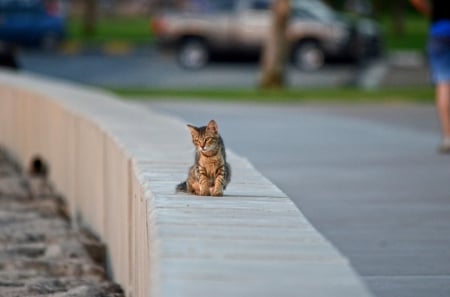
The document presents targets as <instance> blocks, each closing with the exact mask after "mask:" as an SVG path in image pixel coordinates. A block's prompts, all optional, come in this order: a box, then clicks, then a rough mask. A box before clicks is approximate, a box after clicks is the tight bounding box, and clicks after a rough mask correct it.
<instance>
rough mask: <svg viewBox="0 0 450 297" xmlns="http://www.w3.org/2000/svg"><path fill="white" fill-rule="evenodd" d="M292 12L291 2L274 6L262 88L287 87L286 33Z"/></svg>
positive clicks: (277, 1)
mask: <svg viewBox="0 0 450 297" xmlns="http://www.w3.org/2000/svg"><path fill="white" fill-rule="evenodd" d="M290 10H291V6H290V1H289V0H275V1H274V2H273V4H272V24H271V28H270V32H269V36H268V38H267V40H266V44H265V47H264V52H263V56H262V65H261V67H262V76H261V81H260V87H261V88H265V89H267V88H282V87H284V85H285V70H286V69H285V68H286V54H287V39H286V31H287V26H288V21H289V15H290Z"/></svg>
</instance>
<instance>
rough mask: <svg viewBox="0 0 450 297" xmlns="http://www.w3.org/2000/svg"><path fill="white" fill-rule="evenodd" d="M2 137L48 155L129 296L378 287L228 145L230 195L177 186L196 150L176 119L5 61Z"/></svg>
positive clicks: (0, 92) (338, 292)
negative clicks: (13, 69)
mask: <svg viewBox="0 0 450 297" xmlns="http://www.w3.org/2000/svg"><path fill="white" fill-rule="evenodd" d="M0 145H2V146H5V147H6V148H8V149H9V150H11V151H12V152H14V153H15V154H16V157H17V158H18V160H20V161H21V162H22V164H23V165H24V166H27V164H28V163H29V162H30V160H31V159H32V158H33V157H34V156H38V155H39V156H41V157H42V158H43V159H45V160H46V161H48V162H49V164H50V178H51V180H52V181H53V182H54V184H55V185H56V188H57V189H58V191H59V192H61V193H63V195H64V196H65V198H66V199H67V201H68V203H69V206H70V210H71V213H72V217H73V218H77V221H79V222H80V223H81V224H83V225H85V226H87V227H88V228H90V229H91V230H92V231H93V232H94V233H96V234H97V235H98V236H99V237H100V238H101V240H103V241H104V242H105V243H106V244H107V246H108V250H109V266H110V267H109V268H110V271H111V275H112V277H113V278H114V280H116V281H117V282H118V283H120V285H122V287H123V288H124V290H125V292H126V293H127V295H128V296H170V297H172V296H174V297H176V296H196V297H198V296H333V297H336V296H345V297H348V296H370V293H369V292H368V291H367V289H366V287H365V286H364V284H363V283H361V281H360V280H359V278H358V277H357V276H356V275H355V274H354V272H353V269H352V268H351V266H350V264H349V263H348V261H347V259H345V258H344V257H343V256H342V255H340V254H339V252H338V251H336V249H335V248H334V247H332V246H331V245H330V244H329V243H328V242H327V241H326V240H325V239H324V238H323V237H322V236H321V235H320V234H319V233H318V232H317V231H316V230H315V229H314V228H313V227H312V226H311V225H310V223H309V222H308V221H307V220H306V218H305V217H304V216H303V215H302V213H301V212H300V211H299V210H298V209H297V208H296V207H295V206H294V204H293V203H292V202H291V201H290V199H289V198H288V197H286V195H285V194H284V193H282V192H281V191H280V190H279V189H278V188H277V187H276V186H274V185H273V184H272V183H271V182H270V181H269V180H267V179H266V178H264V177H263V176H262V175H261V174H260V173H259V172H257V171H256V170H255V169H254V168H253V167H252V165H251V164H249V163H248V162H247V161H246V160H245V159H243V158H241V157H238V156H236V155H235V154H233V153H232V152H229V153H228V155H229V159H230V163H231V166H232V168H233V180H232V183H231V184H230V185H229V188H228V189H227V191H226V193H225V194H226V196H225V197H222V198H205V197H203V198H202V197H195V196H190V195H176V194H175V193H174V187H175V185H176V184H177V183H178V182H180V181H182V180H183V179H184V178H185V177H186V172H187V168H188V166H189V165H190V164H191V162H192V159H193V149H192V145H191V142H190V135H189V133H188V131H187V129H186V127H185V124H184V123H182V122H180V121H179V120H177V119H175V118H171V117H167V116H163V115H160V114H157V113H153V112H149V111H142V110H140V109H138V108H137V107H134V106H132V105H129V104H126V103H124V102H121V101H119V100H115V99H114V98H113V97H112V96H111V95H110V94H106V93H102V92H100V91H98V90H94V89H89V88H87V87H81V86H79V85H72V84H69V83H63V82H57V81H51V80H48V79H43V78H39V77H34V76H30V75H17V74H13V73H7V72H0Z"/></svg>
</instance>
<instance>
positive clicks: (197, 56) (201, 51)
mask: <svg viewBox="0 0 450 297" xmlns="http://www.w3.org/2000/svg"><path fill="white" fill-rule="evenodd" d="M208 59H209V50H208V46H207V45H206V43H205V42H204V41H202V40H200V39H196V38H189V39H185V40H183V41H182V42H181V44H180V47H179V48H178V53H177V60H178V64H179V65H180V66H181V67H183V68H186V69H191V70H195V69H200V68H202V67H204V66H205V65H206V64H207V63H208Z"/></svg>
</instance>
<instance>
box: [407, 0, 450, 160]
mask: <svg viewBox="0 0 450 297" xmlns="http://www.w3.org/2000/svg"><path fill="white" fill-rule="evenodd" d="M410 2H411V4H412V5H413V6H414V7H415V8H416V9H417V10H418V11H419V12H421V13H422V14H424V15H425V16H427V17H429V18H430V19H431V23H430V29H429V39H428V49H427V51H428V58H429V64H430V70H431V74H432V78H433V81H434V83H435V84H436V90H435V92H436V95H435V96H436V106H437V111H438V115H439V120H440V123H441V128H442V136H443V138H442V143H441V145H440V146H439V151H440V152H441V153H445V154H450V1H449V0H410Z"/></svg>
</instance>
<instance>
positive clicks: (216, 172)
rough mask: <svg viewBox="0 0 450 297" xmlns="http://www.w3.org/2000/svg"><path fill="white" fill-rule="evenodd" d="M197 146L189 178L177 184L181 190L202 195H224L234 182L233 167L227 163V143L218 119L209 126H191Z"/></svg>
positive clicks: (179, 190) (178, 190) (193, 140)
mask: <svg viewBox="0 0 450 297" xmlns="http://www.w3.org/2000/svg"><path fill="white" fill-rule="evenodd" d="M187 126H188V128H189V130H190V131H191V135H192V142H193V144H194V146H195V149H196V151H195V162H194V165H192V166H191V168H190V169H189V173H188V177H187V179H186V181H184V182H182V183H180V184H179V185H177V187H176V191H177V192H185V193H191V194H195V195H201V196H223V191H224V190H225V188H226V186H227V185H228V183H229V182H230V178H231V167H230V165H229V164H228V163H227V160H226V154H225V145H224V143H223V140H222V137H220V134H219V128H218V126H217V123H216V122H215V121H214V120H211V121H209V123H208V125H207V126H203V127H194V126H192V125H187Z"/></svg>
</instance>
